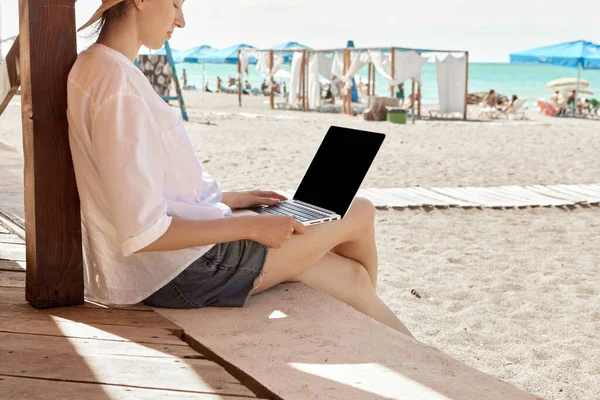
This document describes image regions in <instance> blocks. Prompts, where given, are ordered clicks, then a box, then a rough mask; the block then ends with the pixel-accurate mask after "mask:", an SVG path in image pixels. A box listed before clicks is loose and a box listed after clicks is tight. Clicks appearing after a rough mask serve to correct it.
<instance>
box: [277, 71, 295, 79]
mask: <svg viewBox="0 0 600 400" xmlns="http://www.w3.org/2000/svg"><path fill="white" fill-rule="evenodd" d="M291 76H292V74H291V73H290V72H289V71H286V70H284V69H280V70H279V71H277V72H275V76H274V77H275V78H278V79H290V78H291Z"/></svg>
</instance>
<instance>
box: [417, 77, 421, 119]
mask: <svg viewBox="0 0 600 400" xmlns="http://www.w3.org/2000/svg"><path fill="white" fill-rule="evenodd" d="M417 99H419V108H418V111H417V115H418V116H419V118H421V84H420V83H419V84H417Z"/></svg>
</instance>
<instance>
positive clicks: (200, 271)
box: [144, 240, 268, 308]
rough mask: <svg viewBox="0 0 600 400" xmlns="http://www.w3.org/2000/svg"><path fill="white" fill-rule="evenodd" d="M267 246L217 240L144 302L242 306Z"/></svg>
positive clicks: (177, 306)
mask: <svg viewBox="0 0 600 400" xmlns="http://www.w3.org/2000/svg"><path fill="white" fill-rule="evenodd" d="M267 250H268V249H267V247H265V246H264V245H262V244H260V243H257V242H254V241H252V240H237V241H234V242H227V243H218V244H216V245H214V246H213V247H212V248H211V249H210V250H209V251H208V252H206V253H205V254H204V255H203V256H201V257H200V258H199V259H197V260H196V261H194V262H193V263H191V264H190V265H189V266H188V267H187V268H186V269H185V270H184V271H183V272H182V273H180V274H179V275H177V276H176V277H175V279H173V280H172V281H171V282H169V283H167V284H166V285H165V286H163V287H162V288H161V289H159V290H158V291H157V292H155V293H154V294H152V295H151V296H150V297H148V298H147V299H146V300H144V304H146V305H149V306H152V307H164V308H200V307H208V306H212V307H243V306H245V305H246V302H247V300H248V297H250V292H251V291H252V290H253V289H254V281H255V280H256V278H257V277H259V276H260V275H261V274H262V270H263V267H264V265H265V259H266V258H267Z"/></svg>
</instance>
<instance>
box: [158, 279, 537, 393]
mask: <svg viewBox="0 0 600 400" xmlns="http://www.w3.org/2000/svg"><path fill="white" fill-rule="evenodd" d="M250 301H251V304H250V306H249V307H246V308H238V309H223V310H216V309H211V307H207V308H204V309H198V310H174V309H164V308H163V309H156V311H157V312H159V313H161V314H163V315H165V316H166V317H168V318H170V319H172V320H173V321H175V322H176V323H178V324H181V325H182V326H183V327H184V328H185V331H186V335H187V336H188V337H189V339H188V340H187V341H188V343H191V345H192V347H193V346H202V347H205V348H207V349H208V350H209V351H211V352H213V353H214V354H215V355H216V357H219V358H221V360H222V361H221V362H224V363H229V364H231V365H233V366H235V367H237V368H238V370H241V371H243V373H245V374H246V375H248V376H249V377H250V378H253V379H255V380H256V381H258V382H260V383H261V384H263V385H264V386H265V387H266V388H267V389H268V390H269V391H271V392H272V393H274V394H275V395H276V396H279V397H280V398H284V399H286V400H294V399H302V400H304V399H344V400H345V399H380V398H395V399H415V400H416V399H442V398H444V399H447V398H449V399H461V400H481V399H486V400H516V399H528V400H533V399H537V397H536V396H533V395H529V394H527V393H525V392H523V391H521V390H519V389H517V388H515V387H514V386H512V385H510V384H508V383H506V382H502V381H500V380H498V379H495V378H493V377H491V376H489V375H485V374H483V373H481V372H479V371H476V370H475V369H473V368H471V367H468V366H467V365H465V364H463V363H461V362H459V361H457V360H455V359H453V358H452V357H450V356H447V355H445V354H443V353H442V352H440V351H439V350H438V349H436V348H434V347H431V346H427V345H425V344H423V343H420V342H418V341H416V340H414V339H412V338H409V337H407V336H405V335H402V334H400V333H398V332H396V331H394V330H392V329H389V328H387V327H385V326H383V325H381V324H380V323H378V322H376V321H374V320H372V319H371V318H369V317H367V316H365V315H364V314H361V313H360V312H358V311H356V310H354V309H353V308H352V307H350V306H347V305H346V304H344V303H342V302H339V301H337V300H336V299H334V298H332V297H330V296H328V295H326V294H324V293H321V292H318V291H315V290H312V289H310V288H309V287H307V286H304V285H302V284H286V285H278V286H277V287H275V288H273V289H271V290H268V291H266V292H264V293H261V294H259V295H256V296H252V297H251V299H250ZM274 310H278V311H279V317H277V318H273V316H272V315H273V311H274ZM206 321H210V324H207V323H206ZM231 321H235V324H232V323H231ZM224 337H226V338H227V340H223V338H224ZM205 354H206V355H209V354H208V353H205Z"/></svg>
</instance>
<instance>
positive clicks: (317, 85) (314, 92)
mask: <svg viewBox="0 0 600 400" xmlns="http://www.w3.org/2000/svg"><path fill="white" fill-rule="evenodd" d="M319 60H320V57H319V54H315V53H313V54H311V55H310V61H309V64H308V105H309V107H310V108H311V109H313V110H314V109H315V108H317V107H319V106H320V105H321V82H320V81H319Z"/></svg>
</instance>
